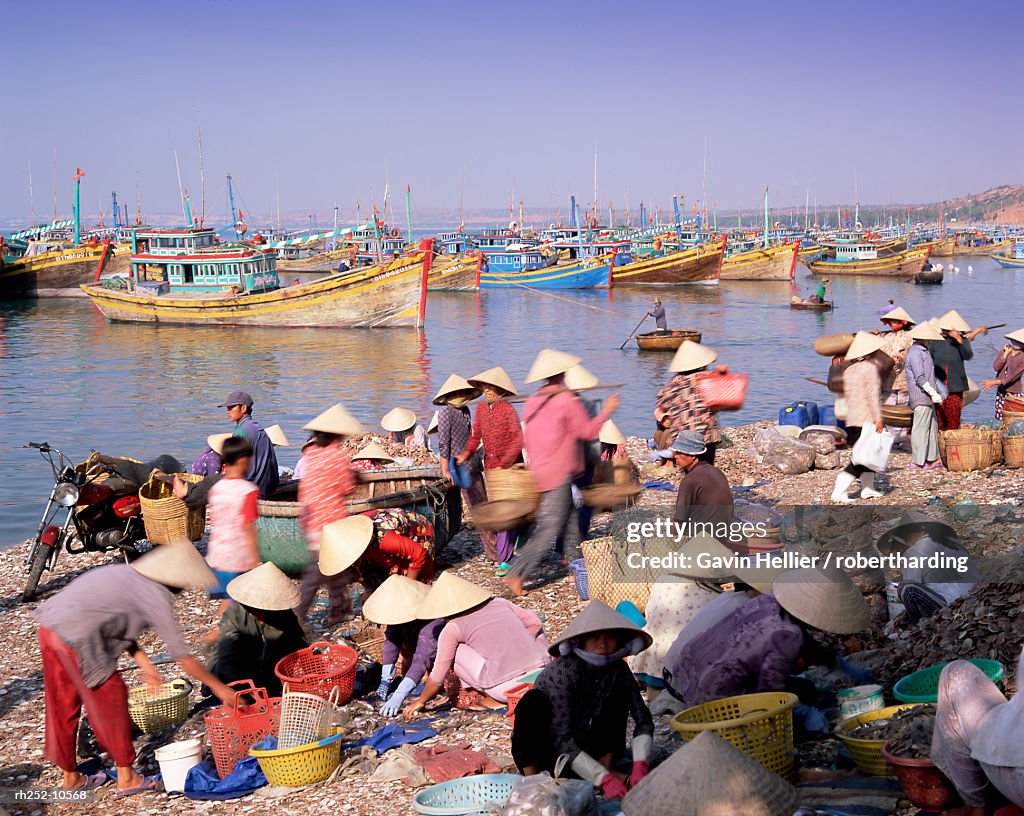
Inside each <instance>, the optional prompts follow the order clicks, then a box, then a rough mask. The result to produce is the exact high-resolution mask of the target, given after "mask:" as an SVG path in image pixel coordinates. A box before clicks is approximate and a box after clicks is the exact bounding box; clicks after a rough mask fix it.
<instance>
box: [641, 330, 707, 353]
mask: <svg viewBox="0 0 1024 816" xmlns="http://www.w3.org/2000/svg"><path fill="white" fill-rule="evenodd" d="M702 338H703V335H702V334H701V333H700V332H699V331H691V330H688V329H681V330H680V329H677V330H675V331H667V332H657V331H655V332H646V333H644V334H638V335H637V336H636V344H637V346H638V347H639V348H640V350H641V351H675V350H676V349H678V348H679V347H680V346H681V345H682V344H683V341H684V340H691V341H693V342H694V343H699V342H700V341H701V339H702Z"/></svg>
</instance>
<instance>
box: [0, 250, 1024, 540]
mask: <svg viewBox="0 0 1024 816" xmlns="http://www.w3.org/2000/svg"><path fill="white" fill-rule="evenodd" d="M949 260H950V259H942V261H943V263H944V264H946V266H947V267H948V265H949V264H948V262H949ZM957 262H958V265H959V266H960V269H961V272H960V274H959V275H955V274H949V273H948V270H947V277H946V282H945V283H944V284H943V285H942V286H915V285H914V284H912V283H903V282H894V281H886V280H871V279H867V278H861V279H849V280H837V281H835V282H834V283H833V288H834V290H835V295H834V299H835V301H836V304H837V307H836V309H835V311H834V312H832V313H827V314H815V313H809V312H797V311H793V310H791V309H790V308H789V305H788V304H789V299H790V296H791V294H792V291H791V288H790V286H789V284H787V283H729V284H725V285H722V286H719V287H714V286H691V287H684V288H679V289H664V290H659V291H658V292H657V294H660V296H661V298H662V300H663V301H664V302H665V306H666V308H667V311H668V316H669V323H670V325H671V326H673V327H677V328H695V329H699V330H700V331H702V332H703V333H704V343H705V345H708V346H711V347H712V348H714V349H716V350H717V351H718V352H719V361H720V362H722V363H725V364H728V365H729V366H731V367H732V368H734V369H736V370H739V371H744V372H748V373H749V374H750V376H751V390H750V394H749V397H748V401H747V404H746V406H745V407H744V409H743V410H742V411H739V412H737V413H735V414H731V415H722V419H723V420H724V422H723V424H725V425H739V424H744V423H747V422H752V421H754V420H757V419H764V418H768V417H774V416H775V415H776V414H777V413H778V409H779V407H780V406H781V405H784V404H786V403H789V402H791V401H793V400H796V399H811V400H816V401H819V402H821V403H825V404H831V402H832V400H831V399H830V398H829V397H830V395H829V394H828V393H827V392H826V391H825V389H824V388H823V387H821V386H818V385H814V384H812V383H809V382H807V381H806V380H805V379H804V377H816V378H819V379H824V375H825V373H826V372H827V360H826V359H825V358H822V357H819V356H817V355H815V354H814V352H813V350H812V343H813V341H814V338H816V337H818V336H819V335H822V334H829V333H832V332H841V331H852V330H856V329H859V328H867V329H870V328H875V327H880V326H881V324H880V323H879V322H878V317H879V314H880V311H879V310H880V309H882V308H883V307H884V305H885V304H886V303H887V301H888V300H889V299H890V298H892V299H894V300H895V301H896V303H897V304H898V305H900V306H903V307H904V308H906V309H907V310H908V311H909V312H910V313H911V315H913V316H914V317H916V318H917V319H919V320H924V319H927V318H928V317H931V316H934V315H939V314H942V313H943V312H945V311H947V310H948V309H951V308H955V309H957V310H958V311H959V312H960V313H961V314H962V315H963V316H964V317H965V318H966V320H967V321H968V322H969V323H971V324H972V325H977V324H981V323H990V324H992V323H1004V322H1005V323H1009V324H1010V325H1009V326H1008V327H1007V328H1006V329H1001V330H999V332H998V333H997V336H996V337H995V339H992V340H989V339H988V338H985V337H981V338H979V339H978V341H977V343H976V344H975V348H976V357H975V359H974V360H973V361H971V362H970V363H969V364H968V372H969V373H970V374H971V375H972V376H973V377H974V379H975V380H981V379H982V378H983V377H988V376H991V362H992V360H993V359H994V357H995V355H996V353H997V350H998V348H1000V347H1001V346H1002V343H1003V340H1002V337H1001V334H1002V333H1003V332H1006V331H1011V330H1013V329H1016V328H1019V327H1020V326H1019V325H1018V323H1019V322H1020V321H1019V318H1018V316H1017V315H1018V312H1017V311H1016V308H1015V307H1016V306H1017V304H1018V303H1019V302H1020V301H1019V298H1020V295H1021V293H1022V292H1024V275H1020V274H1015V273H1014V272H1013V271H1012V270H1004V269H1001V268H999V267H998V265H997V264H995V262H994V261H991V260H989V259H987V258H963V259H957ZM969 264H970V265H972V266H973V272H972V273H968V271H967V267H968V265H969ZM806 275H807V270H806V269H804V268H802V267H801V268H800V269H799V271H798V281H797V284H798V286H799V287H800V290H801V291H802V292H803V293H805V294H809V293H811V292H813V291H814V287H815V286H816V283H815V282H814V281H813V280H812V279H811V278H809V277H805V276H806ZM654 294H655V292H654V291H652V290H650V289H646V290H645V289H629V290H625V289H622V290H615V291H613V292H611V293H608V292H559V293H548V294H544V293H540V292H532V291H511V292H483V293H480V294H470V293H459V294H454V293H453V294H441V293H431V295H430V298H429V302H428V306H427V325H426V328H425V331H424V332H422V333H421V332H417V331H415V330H403V329H380V330H331V329H310V330H307V329H247V328H238V329H203V328H186V327H166V326H160V327H154V326H147V325H131V324H109V323H107V322H106V321H105V320H104V319H103V317H102V316H101V315H100V314H99V313H98V312H97V311H96V310H95V309H94V308H93V307H92V305H91V304H90V303H89V302H88V301H86V300H78V299H73V300H62V299H50V300H40V301H35V302H23V303H0V428H2V432H0V548H3V547H6V546H10V545H12V544H15V543H17V542H19V541H22V540H23V539H24V538H26V537H28V536H29V535H30V534H32V533H34V531H35V525H36V524H37V523H38V516H39V514H40V513H41V511H42V506H43V503H44V502H45V500H46V497H47V496H48V495H49V489H50V485H51V484H52V480H51V478H50V475H49V471H48V468H47V467H46V465H45V464H44V463H43V462H42V461H41V460H40V458H39V455H38V454H37V453H36V452H35V451H31V450H23V449H22V448H21V447H20V446H21V445H23V444H24V443H26V442H29V441H33V442H39V441H44V440H45V441H48V442H50V443H51V444H53V445H56V446H57V447H59V448H61V449H62V450H64V451H65V452H66V453H69V454H71V455H72V457H73V458H75V459H76V460H81V459H84V458H85V456H86V455H87V454H88V453H89V451H90V449H98V450H101V451H104V452H107V453H111V454H119V455H124V456H132V457H135V458H139V459H146V458H150V457H153V456H155V455H157V454H159V453H163V452H167V453H171V454H173V455H175V456H177V457H178V458H179V459H181V460H182V461H185V462H190V461H191V460H192V458H193V457H194V456H195V455H196V454H198V453H199V452H200V451H202V450H203V447H204V444H205V443H204V440H205V438H206V436H207V435H208V434H210V433H215V432H221V431H227V430H230V424H229V423H228V422H227V421H226V419H225V417H224V411H223V409H222V408H218V407H216V406H217V404H218V403H219V402H221V401H222V400H223V399H224V397H225V396H227V394H228V392H229V391H233V390H235V389H244V390H246V391H249V392H250V393H251V394H252V395H253V398H254V399H255V402H256V406H255V416H256V418H257V419H258V420H259V421H260V422H261V423H262V424H263V425H264V426H268V425H272V424H274V423H280V424H281V425H282V426H283V427H284V429H285V431H286V432H287V433H288V435H289V436H290V438H291V441H292V442H293V444H294V443H296V442H301V440H302V438H303V433H302V431H301V430H300V429H301V427H302V425H303V424H304V423H305V422H307V421H308V420H309V419H310V418H312V417H313V416H315V415H316V414H318V413H319V412H320V411H322V410H323V409H325V408H327V407H328V406H330V405H332V404H333V403H335V402H339V401H340V402H343V403H344V404H345V405H346V406H347V407H348V408H349V410H350V411H352V412H353V413H354V414H355V415H356V416H357V417H359V419H360V420H361V421H362V422H363V424H364V426H366V427H367V428H374V427H376V426H377V423H378V422H379V419H380V417H381V416H383V414H384V413H386V412H387V411H388V410H390V409H391V408H393V407H395V406H396V405H402V406H405V407H408V408H411V409H413V410H415V411H416V412H417V414H418V416H419V417H420V420H421V421H422V422H424V423H425V422H427V421H428V420H429V419H430V415H431V413H432V411H433V408H432V407H431V406H430V398H431V396H432V395H433V394H434V393H435V392H436V390H437V388H438V387H439V386H440V385H441V383H443V382H444V380H445V379H446V378H447V377H448V375H449V374H451V373H452V372H457V373H459V374H461V375H463V376H472V375H473V374H475V373H477V372H479V371H482V370H483V369H486V368H490V367H492V366H495V365H501V366H504V367H505V369H506V370H507V371H508V372H509V374H510V376H511V377H512V379H513V381H514V382H515V383H516V384H517V386H522V381H523V379H524V378H525V377H526V373H527V371H528V369H529V367H530V363H531V361H532V360H533V357H534V356H535V355H536V353H537V352H538V351H539V350H540V349H542V348H545V347H550V348H556V349H561V350H564V351H569V352H572V353H574V354H576V355H578V356H579V357H581V358H582V359H583V362H584V365H586V366H587V367H588V368H589V369H590V370H591V371H593V372H594V374H596V375H597V376H598V377H599V378H600V379H601V381H602V383H608V384H621V387H619V388H617V389H615V390H617V391H618V392H619V393H620V395H621V397H622V406H621V407H620V408H619V411H618V412H617V414H616V416H615V420H616V422H617V423H618V424H619V426H620V427H621V428H622V430H623V431H624V432H625V433H626V434H627V435H639V436H650V435H651V434H652V432H653V430H654V429H653V420H652V418H651V412H652V409H653V401H654V396H655V392H656V391H657V389H658V388H660V387H661V386H662V385H663V384H664V383H665V381H666V380H667V379H668V376H669V375H668V373H667V371H666V367H667V365H668V363H669V361H670V359H671V355H669V354H664V353H661V354H659V353H652V352H640V351H638V350H637V348H636V345H635V343H634V342H633V341H630V342H629V343H627V344H626V347H625V349H624V350H622V351H620V350H619V348H618V347H619V344H620V343H622V341H623V340H624V339H625V338H626V337H627V336H628V335H629V333H630V331H631V330H632V329H633V327H634V326H635V325H636V323H637V322H638V321H639V320H640V318H641V317H642V316H643V314H644V312H645V311H646V310H647V309H649V308H650V307H651V300H652V299H653V297H654ZM644 327H645V329H647V330H650V329H653V322H652V321H651V320H650V318H648V319H647V320H646V321H645V323H644ZM528 390H532V389H527V388H525V387H524V388H521V391H524V392H525V391H528ZM596 393H597V394H600V395H603V396H606V395H607V394H608V393H611V392H610V391H600V392H596ZM991 411H992V397H991V395H989V394H986V395H983V397H982V399H981V400H979V402H978V403H976V404H975V405H973V406H971V407H970V408H969V409H968V411H967V416H968V417H982V416H990V415H991ZM278 454H279V458H280V460H281V463H282V464H284V465H293V464H294V463H295V461H296V459H297V457H298V448H297V447H292V448H288V449H285V450H283V451H282V450H279V451H278Z"/></svg>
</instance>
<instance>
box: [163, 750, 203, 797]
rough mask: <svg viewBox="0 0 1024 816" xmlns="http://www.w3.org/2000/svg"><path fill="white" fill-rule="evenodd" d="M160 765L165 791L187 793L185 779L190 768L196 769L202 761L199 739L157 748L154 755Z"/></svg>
mask: <svg viewBox="0 0 1024 816" xmlns="http://www.w3.org/2000/svg"><path fill="white" fill-rule="evenodd" d="M154 756H156V761H157V762H159V763H160V773H161V774H162V775H163V778H164V790H165V791H167V792H168V793H172V792H175V791H176V792H178V793H184V791H185V777H187V776H188V770H189V768H194V767H195V766H196V765H198V764H199V763H200V762H201V761H202V757H203V746H202V745H201V744H200V742H199V740H197V739H190V740H185V741H184V742H172V743H171V744H170V745H165V746H163V747H162V748H157V749H156V752H155V754H154Z"/></svg>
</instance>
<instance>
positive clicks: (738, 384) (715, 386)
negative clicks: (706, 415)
mask: <svg viewBox="0 0 1024 816" xmlns="http://www.w3.org/2000/svg"><path fill="white" fill-rule="evenodd" d="M749 383H750V377H748V376H747V375H746V374H733V373H731V372H729V373H722V372H718V371H712V372H709V373H707V374H704V375H703V376H701V377H698V378H697V393H698V394H699V395H700V398H701V401H702V402H703V403H704V406H705V407H706V408H707V409H708V410H709V411H738V410H740V408H742V407H743V402H744V400H746V398H747V386H748V385H749Z"/></svg>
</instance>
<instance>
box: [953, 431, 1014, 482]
mask: <svg viewBox="0 0 1024 816" xmlns="http://www.w3.org/2000/svg"><path fill="white" fill-rule="evenodd" d="M939 453H940V454H941V455H942V463H943V464H944V465H945V466H946V469H947V470H949V471H953V472H960V473H963V472H967V471H971V470H984V469H985V468H987V467H989V466H990V465H994V464H997V463H998V462H1000V461H1002V458H1003V445H1002V434H1001V433H999V432H998V431H992V430H990V429H988V428H975V427H973V426H970V425H965V426H964V427H962V428H960V429H959V430H956V431H941V432H940V433H939Z"/></svg>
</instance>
